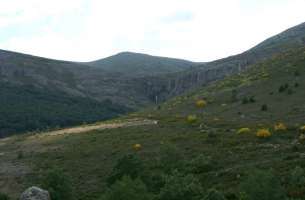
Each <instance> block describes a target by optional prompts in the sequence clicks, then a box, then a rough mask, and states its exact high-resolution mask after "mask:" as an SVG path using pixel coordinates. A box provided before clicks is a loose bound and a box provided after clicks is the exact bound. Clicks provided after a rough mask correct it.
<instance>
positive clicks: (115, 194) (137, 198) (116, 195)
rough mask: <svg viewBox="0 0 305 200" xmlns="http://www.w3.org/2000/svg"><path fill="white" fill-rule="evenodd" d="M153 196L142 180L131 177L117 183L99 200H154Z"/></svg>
mask: <svg viewBox="0 0 305 200" xmlns="http://www.w3.org/2000/svg"><path fill="white" fill-rule="evenodd" d="M152 199H153V195H152V194H150V193H149V192H148V191H147V188H146V185H145V184H144V183H143V182H142V181H141V180H140V179H132V178H130V177H129V176H124V177H122V179H121V180H118V181H116V182H115V183H114V184H113V185H112V186H111V187H110V188H109V189H108V190H107V191H106V193H105V194H104V195H102V196H101V197H100V198H99V200H152Z"/></svg>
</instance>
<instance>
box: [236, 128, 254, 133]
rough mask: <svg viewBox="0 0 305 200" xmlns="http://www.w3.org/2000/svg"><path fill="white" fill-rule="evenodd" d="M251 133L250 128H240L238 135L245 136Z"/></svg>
mask: <svg viewBox="0 0 305 200" xmlns="http://www.w3.org/2000/svg"><path fill="white" fill-rule="evenodd" d="M250 132H251V129H249V128H240V129H239V130H238V131H237V133H238V134H244V133H250Z"/></svg>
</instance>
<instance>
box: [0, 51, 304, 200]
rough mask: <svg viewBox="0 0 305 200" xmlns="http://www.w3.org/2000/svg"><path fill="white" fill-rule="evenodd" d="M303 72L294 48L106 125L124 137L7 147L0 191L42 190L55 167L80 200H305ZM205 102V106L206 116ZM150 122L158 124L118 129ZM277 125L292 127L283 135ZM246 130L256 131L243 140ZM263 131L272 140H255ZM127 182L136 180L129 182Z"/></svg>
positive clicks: (104, 133) (103, 133) (15, 142)
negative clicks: (302, 183) (133, 199)
mask: <svg viewBox="0 0 305 200" xmlns="http://www.w3.org/2000/svg"><path fill="white" fill-rule="evenodd" d="M304 63H305V48H304V47H296V48H294V49H290V50H288V51H285V52H282V53H279V54H278V55H275V56H272V58H269V59H266V60H264V61H262V62H259V63H257V64H255V65H252V66H251V67H249V69H248V70H246V71H244V72H242V73H239V74H236V75H233V76H230V77H226V78H224V79H223V80H218V81H215V82H213V83H210V84H208V85H205V86H202V87H199V88H196V89H194V90H193V91H189V92H187V93H186V94H184V95H181V96H177V97H174V98H172V99H170V100H168V101H166V102H164V103H161V104H159V105H158V106H153V107H150V108H146V109H145V110H142V111H140V112H136V113H131V114H129V115H126V116H122V117H121V118H119V119H115V120H111V121H108V122H104V126H106V125H107V124H108V125H109V124H117V126H118V127H120V128H109V129H100V130H99V129H96V130H90V126H88V128H89V130H90V131H88V132H85V133H84V132H82V133H74V134H69V133H68V132H67V133H66V134H59V135H54V134H49V133H42V134H28V135H21V136H16V137H10V138H6V139H2V140H0V152H2V156H1V157H0V159H1V162H0V163H1V167H0V169H3V170H4V171H5V172H6V173H4V171H3V172H2V174H3V176H2V178H1V180H0V181H1V182H3V183H5V187H2V188H1V190H0V191H2V192H5V193H8V194H11V196H12V197H14V196H18V194H19V193H20V192H21V191H22V190H23V189H25V188H26V187H27V186H31V185H39V186H43V183H44V180H45V179H46V177H48V173H49V170H50V168H56V169H60V170H62V173H63V174H65V175H66V177H70V180H71V186H72V187H73V188H74V190H73V193H74V194H75V197H74V198H75V199H82V200H87V199H88V200H89V199H90V200H94V199H107V200H108V199H111V198H110V197H109V195H111V194H113V193H114V194H120V195H123V196H125V195H130V192H129V191H137V192H139V195H140V196H143V195H147V196H150V198H154V199H158V200H159V199H161V200H163V199H166V198H168V195H173V197H172V198H173V199H175V198H176V199H181V198H182V197H183V195H186V196H187V197H189V198H190V199H192V198H193V195H194V196H195V197H196V198H197V197H198V198H199V197H200V198H206V197H207V196H209V195H211V193H212V194H214V193H215V191H218V192H216V193H217V195H218V196H219V195H220V197H222V198H221V199H227V200H229V199H236V200H237V199H240V198H242V197H244V196H247V195H251V194H253V193H251V192H252V191H254V194H258V192H260V193H259V194H260V195H262V196H266V195H267V196H268V195H269V197H270V198H267V199H272V200H273V199H286V197H287V198H290V199H303V198H304V197H305V193H304V192H302V191H303V190H302V187H299V186H298V182H297V181H296V180H302V179H303V178H304V177H305V173H304V168H305V165H304V154H305V148H304V137H303V136H304V135H303V134H305V133H303V134H302V130H301V129H300V127H302V126H304V125H305V124H304V123H305V122H304V119H305V115H304V113H305V112H304V111H305V101H304V97H305V93H304V91H305V79H304V75H305V67H304ZM202 99H203V100H205V101H206V102H207V104H206V105H205V107H198V106H197V105H196V104H197V102H198V100H202ZM189 116H192V120H190V119H189ZM148 119H149V120H153V121H157V122H158V123H150V124H146V125H145V124H144V125H143V124H141V123H140V124H138V125H135V126H126V127H124V126H120V124H122V123H123V124H124V123H129V122H132V121H139V120H143V121H145V120H146V121H147V120H148ZM278 123H282V124H283V125H284V126H285V128H282V129H281V130H278V129H277V128H276V127H275V125H277V124H278ZM100 126H102V124H100ZM82 128H86V126H82ZM241 128H244V129H245V128H246V129H247V130H248V131H245V132H242V133H240V129H241ZM260 129H267V130H269V131H270V133H271V135H269V136H266V137H259V136H257V132H258V130H260ZM62 132H65V131H62ZM135 144H139V145H141V146H140V147H141V148H135V146H134V145H135ZM12 166H13V167H12ZM296 167H298V168H296ZM255 170H260V172H256V171H255ZM302 170H303V171H302ZM0 172H1V171H0ZM20 174H21V175H20ZM253 174H255V175H256V176H255V179H253V178H251V177H253V176H252V175H253ZM124 175H125V176H130V177H132V178H137V179H135V180H129V182H128V180H125V179H124V178H123V179H122V177H124ZM291 177H292V178H291ZM116 181H118V182H116ZM114 182H116V183H114ZM113 183H114V184H113ZM184 183H185V184H184ZM247 184H248V185H247ZM134 187H135V188H134ZM138 187H139V188H141V189H140V190H137V188H138ZM211 189H213V190H212V191H214V193H213V192H211ZM111 191H112V192H113V193H111ZM177 191H179V192H177ZM198 191H200V192H198ZM131 193H132V194H136V193H134V192H131ZM114 194H113V195H114ZM276 194H281V197H280V198H278V196H276ZM107 195H108V196H107ZM198 195H199V196H198ZM243 195H244V196H243ZM274 196H276V197H274ZM195 197H194V198H195ZM196 198H195V199H196Z"/></svg>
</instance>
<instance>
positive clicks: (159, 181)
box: [141, 170, 165, 194]
mask: <svg viewBox="0 0 305 200" xmlns="http://www.w3.org/2000/svg"><path fill="white" fill-rule="evenodd" d="M164 177H165V174H164V173H163V172H162V171H154V170H146V171H145V172H144V173H143V175H142V176H141V178H142V180H143V182H144V183H145V185H146V186H147V189H148V190H149V192H152V193H154V194H159V192H160V189H161V188H162V187H164V184H165V180H164Z"/></svg>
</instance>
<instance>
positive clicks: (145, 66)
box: [86, 52, 196, 77]
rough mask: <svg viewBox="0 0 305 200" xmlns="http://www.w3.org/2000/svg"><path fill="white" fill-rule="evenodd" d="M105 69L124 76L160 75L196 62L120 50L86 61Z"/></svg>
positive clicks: (187, 66) (188, 67)
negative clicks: (99, 58) (107, 55)
mask: <svg viewBox="0 0 305 200" xmlns="http://www.w3.org/2000/svg"><path fill="white" fill-rule="evenodd" d="M86 64H88V65H91V66H95V67H99V68H100V69H103V70H105V71H109V72H116V73H121V74H124V75H126V76H133V77H139V76H147V75H160V74H164V73H173V72H180V71H184V70H188V69H190V68H191V67H192V66H194V65H196V63H193V62H190V61H186V60H181V59H174V58H166V57H157V56H151V55H147V54H140V53H132V52H122V53H119V54H116V55H114V56H110V57H108V58H104V59H101V60H97V61H93V62H90V63H86Z"/></svg>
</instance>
